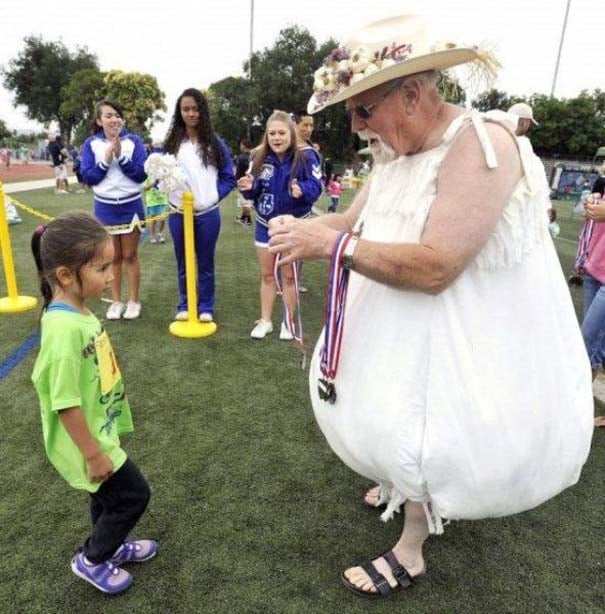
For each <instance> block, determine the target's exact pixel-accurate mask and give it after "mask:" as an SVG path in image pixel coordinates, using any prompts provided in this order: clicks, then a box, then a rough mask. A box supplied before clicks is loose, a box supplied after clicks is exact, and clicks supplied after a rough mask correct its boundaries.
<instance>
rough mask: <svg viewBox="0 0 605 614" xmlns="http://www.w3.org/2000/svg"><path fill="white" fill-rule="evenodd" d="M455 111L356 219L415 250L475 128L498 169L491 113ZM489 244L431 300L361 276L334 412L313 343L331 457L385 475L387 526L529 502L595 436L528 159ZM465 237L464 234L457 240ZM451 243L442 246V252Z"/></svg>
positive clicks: (583, 369) (577, 460) (576, 468)
mask: <svg viewBox="0 0 605 614" xmlns="http://www.w3.org/2000/svg"><path fill="white" fill-rule="evenodd" d="M487 120H490V121H498V122H500V123H501V124H502V125H504V126H505V127H507V129H510V127H509V126H506V119H505V114H501V113H492V114H487V115H485V116H482V115H480V114H479V113H477V112H476V111H470V112H467V113H465V114H463V115H461V116H459V117H457V118H456V119H455V120H454V121H453V122H452V124H451V125H450V126H449V128H448V130H447V131H446V133H445V134H444V136H443V139H442V142H441V143H440V145H439V146H437V147H436V148H434V149H432V150H430V151H427V152H424V153H421V154H416V155H414V156H409V157H406V156H402V157H399V158H397V159H396V160H394V161H393V162H391V163H389V164H386V165H384V166H382V167H380V168H377V169H376V171H375V172H374V175H373V178H372V184H371V189H370V193H369V195H368V200H367V203H366V205H365V207H364V209H363V211H362V213H361V215H360V219H359V220H358V225H359V224H360V223H361V222H362V221H363V235H362V236H363V238H364V239H367V240H369V241H381V242H392V243H403V242H410V243H417V242H419V241H420V239H421V236H422V233H423V229H424V227H425V224H426V222H427V218H428V215H429V213H430V206H431V203H432V202H433V200H434V198H435V195H436V189H437V186H436V178H437V174H438V170H439V166H440V164H441V162H442V160H443V159H444V157H445V155H446V154H447V152H448V150H449V149H450V147H451V144H452V142H453V140H454V138H455V136H456V134H457V133H458V131H459V130H460V129H461V128H462V127H464V126H466V125H468V123H469V122H470V123H472V125H473V126H474V128H475V131H476V133H477V136H478V138H479V140H480V142H481V144H482V147H483V150H484V153H485V158H486V164H487V166H488V167H491V168H493V167H495V166H497V160H496V158H495V154H494V150H493V147H492V145H491V143H490V141H489V137H488V134H487V132H486V130H485V126H484V123H483V122H484V121H487ZM520 155H521V159H522V163H523V166H524V168H525V169H526V173H525V176H524V178H523V179H522V180H521V181H520V182H519V184H518V185H517V186H516V188H515V190H514V193H513V195H512V197H511V199H510V201H509V202H508V204H507V205H506V207H505V209H504V211H503V213H502V216H501V218H500V220H499V221H498V223H497V226H496V228H495V230H494V232H493V233H492V235H491V236H490V238H489V240H488V241H487V243H486V245H485V246H484V248H483V249H482V250H481V252H480V253H479V254H478V256H477V257H476V258H475V260H474V261H473V262H472V263H471V264H470V265H468V266H467V268H466V269H465V271H464V272H463V273H462V274H461V275H460V276H459V277H458V278H457V279H456V280H455V281H454V283H452V284H451V285H450V286H449V287H448V288H447V289H446V290H444V291H443V292H441V293H440V294H438V295H429V294H425V293H423V292H419V291H416V290H405V289H399V288H394V287H389V286H387V285H385V284H381V283H378V282H376V281H373V280H371V279H368V278H367V277H363V276H362V275H359V274H357V273H355V272H352V273H351V275H350V280H349V290H348V297H347V304H346V311H345V321H344V331H343V340H342V353H341V360H340V366H339V370H338V374H337V377H336V380H335V386H336V391H337V395H338V396H337V400H336V403H335V404H334V405H331V404H330V403H327V402H325V401H322V400H320V398H319V396H318V392H317V381H318V379H319V378H320V377H321V372H320V368H319V363H320V360H319V351H320V349H321V347H322V345H323V335H322V336H320V338H319V341H318V343H317V346H316V348H315V352H314V355H313V359H312V362H311V368H310V375H309V383H310V393H311V400H312V404H313V409H314V412H315V416H316V419H317V422H318V424H319V426H320V428H321V430H322V431H323V433H324V435H325V437H326V439H327V441H328V442H329V444H330V446H331V447H332V449H333V450H334V452H335V453H336V454H337V455H338V456H339V457H340V458H341V459H342V460H343V461H344V462H345V463H346V464H347V465H348V466H349V467H351V469H353V470H354V471H356V472H357V473H359V474H361V475H363V476H365V477H367V478H368V479H370V480H373V481H375V482H377V483H379V484H380V485H381V487H382V492H383V494H384V495H385V498H386V500H387V501H388V506H387V510H386V512H385V513H384V514H383V516H382V517H383V519H384V520H387V519H388V518H391V517H392V515H393V512H394V511H396V510H397V509H398V508H399V506H400V505H401V503H402V502H403V501H405V500H406V499H410V500H412V501H416V502H421V503H423V504H424V509H425V512H426V514H427V520H428V522H429V529H430V531H431V532H432V533H441V532H442V530H443V528H442V527H443V524H442V519H479V518H486V517H495V516H503V515H507V514H513V513H517V512H521V511H524V510H527V509H531V508H533V507H535V506H537V505H539V504H541V503H542V502H544V501H546V500H547V499H549V498H551V497H553V496H554V495H556V494H557V493H559V492H560V491H562V490H563V489H565V488H567V487H568V486H571V485H573V484H575V483H576V482H577V480H578V478H579V475H580V470H581V468H582V465H583V464H584V462H585V461H586V458H587V456H588V453H589V449H590V442H591V437H592V432H593V424H592V417H593V399H592V387H591V370H590V365H589V362H588V358H587V355H586V350H585V347H584V343H583V341H582V337H581V334H580V329H579V326H578V323H577V320H576V316H575V313H574V309H573V305H572V301H571V298H570V294H569V290H568V288H567V285H566V283H565V279H564V276H563V273H562V270H561V266H560V264H559V261H558V258H557V254H556V251H555V248H554V245H553V241H552V239H551V237H550V235H549V233H548V220H547V217H546V214H545V210H544V209H545V207H544V201H543V199H542V198H540V196H539V194H538V192H539V189H534V186H532V180H531V176H532V172H531V164H532V161H531V160H529V159H526V154H525V153H524V150H523V149H520ZM460 240H464V237H460ZM444 247H445V248H446V249H447V246H444Z"/></svg>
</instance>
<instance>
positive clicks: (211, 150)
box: [164, 87, 224, 168]
mask: <svg viewBox="0 0 605 614" xmlns="http://www.w3.org/2000/svg"><path fill="white" fill-rule="evenodd" d="M186 96H188V97H190V98H193V99H194V100H195V104H196V105H197V109H198V111H199V113H200V121H199V123H198V125H197V140H198V144H199V146H200V150H199V151H200V158H201V160H202V162H203V163H204V166H210V165H212V166H215V167H216V168H221V166H223V162H224V160H223V152H222V150H221V147H220V145H219V142H218V138H217V137H216V135H215V134H214V130H213V128H212V122H211V121H210V111H209V109H208V101H207V100H206V97H205V96H204V95H203V94H202V92H200V90H197V89H195V88H194V87H190V88H187V89H186V90H185V91H184V92H183V93H182V94H181V95H180V96H179V97H178V98H177V100H176V105H175V106H174V114H173V115H172V121H171V123H170V128H169V129H168V134H167V135H166V140H165V141H164V151H165V152H166V153H169V154H173V155H176V154H177V153H178V151H179V147H180V146H181V143H182V142H183V139H184V138H185V137H186V136H187V131H186V129H185V122H184V121H183V116H182V115H181V100H183V98H185V97H186Z"/></svg>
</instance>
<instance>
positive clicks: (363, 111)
mask: <svg viewBox="0 0 605 614" xmlns="http://www.w3.org/2000/svg"><path fill="white" fill-rule="evenodd" d="M401 82H402V80H401V79H396V80H395V81H393V83H392V85H391V87H389V89H387V91H386V92H385V93H384V94H383V95H382V96H381V97H380V98H379V99H378V100H377V101H376V102H373V103H372V104H366V105H363V104H357V105H355V106H354V107H351V108H350V109H347V110H346V111H345V113H346V115H347V119H348V120H349V121H352V119H353V115H357V117H359V119H363V120H364V121H366V120H368V119H370V117H372V113H373V112H374V109H375V108H376V107H377V106H378V105H380V104H382V103H383V102H384V101H385V100H386V99H387V98H388V97H389V96H390V95H391V94H392V93H393V92H394V91H395V90H396V89H398V88H399V86H400V85H401Z"/></svg>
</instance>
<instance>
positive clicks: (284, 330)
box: [279, 322, 294, 341]
mask: <svg viewBox="0 0 605 614" xmlns="http://www.w3.org/2000/svg"><path fill="white" fill-rule="evenodd" d="M279 338H280V339H283V340H284V341H292V339H294V335H293V334H292V333H291V332H290V331H289V330H288V327H287V326H286V323H285V322H282V323H281V330H280V331H279Z"/></svg>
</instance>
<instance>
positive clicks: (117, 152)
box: [113, 135, 122, 160]
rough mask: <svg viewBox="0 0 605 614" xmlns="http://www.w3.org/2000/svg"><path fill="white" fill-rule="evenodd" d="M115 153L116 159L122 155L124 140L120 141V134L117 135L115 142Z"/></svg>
mask: <svg viewBox="0 0 605 614" xmlns="http://www.w3.org/2000/svg"><path fill="white" fill-rule="evenodd" d="M113 155H114V156H115V158H116V160H117V159H118V158H119V157H120V156H121V155H122V141H120V136H119V135H118V136H117V137H116V140H115V141H114V143H113Z"/></svg>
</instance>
